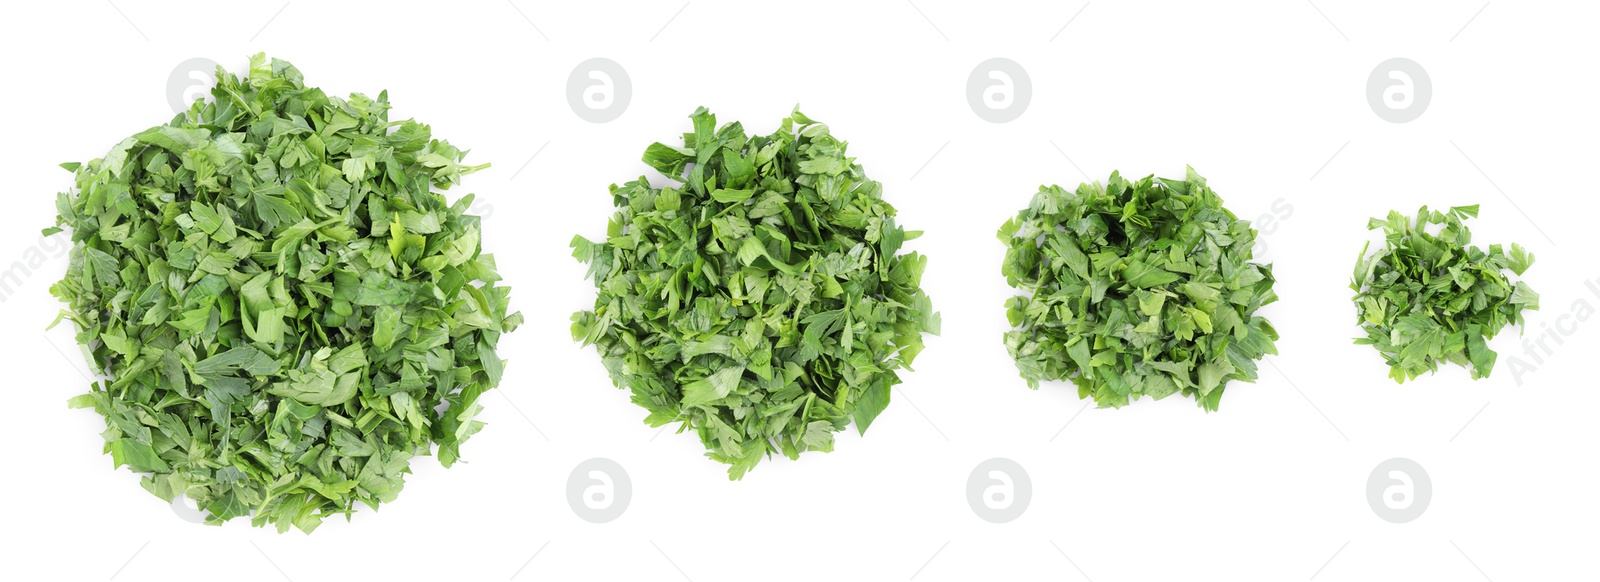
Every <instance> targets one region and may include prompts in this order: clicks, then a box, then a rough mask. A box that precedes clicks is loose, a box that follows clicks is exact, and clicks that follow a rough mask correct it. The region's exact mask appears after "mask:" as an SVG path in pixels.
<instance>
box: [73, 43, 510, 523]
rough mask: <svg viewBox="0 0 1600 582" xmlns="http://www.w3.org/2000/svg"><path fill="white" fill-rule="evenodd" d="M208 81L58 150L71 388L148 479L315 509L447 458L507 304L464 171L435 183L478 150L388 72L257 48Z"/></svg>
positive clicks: (164, 489)
mask: <svg viewBox="0 0 1600 582" xmlns="http://www.w3.org/2000/svg"><path fill="white" fill-rule="evenodd" d="M211 94H212V96H213V97H214V98H215V99H214V102H212V103H205V102H203V101H198V100H197V101H196V102H195V103H194V104H193V105H191V106H190V108H189V109H188V110H187V111H185V112H183V113H182V114H180V115H178V116H177V117H176V118H174V119H173V120H172V121H171V122H170V123H168V124H167V125H162V126H158V127H153V128H150V129H148V130H145V131H142V132H139V133H137V134H135V135H133V136H132V137H129V138H128V139H125V140H123V141H122V142H121V143H119V144H117V145H116V147H113V148H112V149H111V152H110V153H108V154H106V156H105V157H104V158H101V159H96V160H92V161H89V162H88V163H84V164H77V163H70V164H63V167H65V168H67V169H68V170H70V171H74V172H75V173H76V189H75V191H72V192H66V193H62V194H60V195H58V196H57V199H56V207H57V210H58V212H59V216H58V217H57V219H56V220H57V224H58V225H61V226H66V227H70V228H71V229H72V239H73V248H72V254H71V262H70V266H69V267H68V269H67V274H66V277H65V278H63V279H62V280H61V281H59V282H57V283H56V284H55V285H53V286H52V287H51V288H50V291H51V293H52V294H54V295H55V296H56V297H59V298H60V299H61V300H62V301H65V302H67V303H68V304H69V305H70V310H67V311H63V312H62V317H64V318H67V319H70V320H72V322H73V323H74V324H76V327H77V329H78V334H77V339H78V342H79V343H81V344H83V346H84V347H85V348H87V350H88V352H89V354H90V358H89V363H90V366H91V367H92V368H93V369H94V370H96V371H98V372H99V373H101V374H103V375H104V376H105V380H104V381H103V382H98V383H95V384H94V385H93V386H92V387H91V390H90V392H89V393H88V394H84V395H82V396H78V397H76V398H73V399H72V400H71V402H70V404H71V406H73V407H81V408H93V409H94V410H95V411H96V412H98V413H100V414H101V415H103V416H105V418H106V431H105V433H104V436H105V439H106V447H105V450H106V452H109V453H110V454H111V456H112V460H113V462H114V463H115V466H118V467H120V466H124V465H126V466H127V467H128V468H129V469H131V470H133V471H135V472H139V473H146V475H145V476H144V477H143V479H142V480H141V483H142V484H143V486H144V488H145V489H147V490H149V491H150V492H151V493H153V494H155V495H156V496H158V497H161V498H162V499H165V500H168V501H172V500H173V499H174V498H175V497H176V496H177V495H179V494H182V495H185V496H187V497H188V498H189V499H191V500H194V501H195V502H196V504H198V506H199V507H200V508H201V509H202V510H204V511H205V512H206V513H207V517H206V521H207V523H211V524H220V523H222V522H225V521H228V520H230V519H233V518H235V517H240V516H245V515H250V516H251V522H252V523H253V524H255V525H257V526H261V525H265V524H267V523H272V524H274V525H275V526H276V527H277V529H278V531H280V532H282V531H287V529H288V528H289V527H291V526H293V527H296V528H299V529H301V530H302V531H305V532H308V533H309V532H310V531H312V530H313V529H315V528H316V527H317V526H318V525H319V524H320V523H321V521H322V519H323V518H324V517H327V516H330V515H339V514H343V515H345V516H346V517H347V518H348V516H349V514H350V513H351V512H352V511H353V510H354V509H355V506H356V504H357V503H360V504H364V505H368V506H371V507H373V508H376V507H377V506H378V504H380V503H383V502H388V501H393V500H394V499H395V496H396V495H398V494H399V493H400V489H401V487H402V486H403V485H404V484H405V482H404V478H405V474H406V473H409V472H410V464H411V459H412V457H414V456H418V455H428V454H430V453H431V452H432V447H433V446H434V445H437V446H438V455H439V461H440V462H441V463H442V464H443V465H445V466H446V467H448V466H450V465H451V464H453V463H454V462H455V461H456V460H457V459H458V458H459V456H460V446H461V443H462V442H463V441H465V440H467V438H468V437H470V436H472V434H474V433H476V432H478V430H479V429H480V428H482V426H483V423H482V422H479V421H476V420H473V416H474V415H475V414H476V413H477V412H478V411H479V410H480V405H479V403H478V398H479V396H480V395H482V394H483V392H484V391H485V390H488V389H490V388H493V387H494V386H495V385H496V384H498V383H499V382H500V378H501V374H502V371H503V369H504V363H503V362H502V361H501V360H500V359H499V358H498V357H497V356H496V355H495V353H494V349H495V344H496V343H497V342H498V341H499V338H500V334H502V333H505V332H508V331H511V330H512V329H515V328H516V327H517V325H518V324H519V323H521V321H522V315H521V314H520V313H513V314H510V315H507V304H508V302H509V300H508V293H509V291H510V289H509V288H508V287H504V286H499V285H496V284H495V283H496V282H497V281H499V280H500V276H499V275H498V274H497V273H496V272H495V262H494V258H493V256H491V255H488V254H480V252H479V251H480V247H479V244H478V243H479V235H480V232H481V229H482V224H481V223H480V221H479V219H478V217H476V216H471V215H468V214H466V209H467V207H468V206H469V205H470V204H471V203H472V198H473V197H472V195H470V194H468V195H466V196H463V197H461V198H460V199H459V200H457V201H456V202H455V204H448V203H447V202H446V200H445V198H444V196H443V195H442V194H440V193H438V192H435V191H433V189H432V188H438V189H446V188H448V187H450V186H451V185H452V184H455V183H457V182H458V181H459V180H460V178H461V176H462V175H465V174H468V173H471V172H473V171H476V170H478V169H481V168H484V167H487V164H486V165H484V166H475V167H468V166H462V165H460V163H459V162H460V161H461V159H462V158H463V156H464V154H465V152H463V151H461V150H458V149H456V148H455V147H454V146H451V145H450V144H449V143H447V142H445V141H442V140H436V139H433V138H432V135H431V133H430V129H429V128H428V126H426V125H422V124H420V123H417V122H415V121H410V120H407V121H398V122H391V121H389V118H388V111H389V102H388V94H387V92H385V93H380V94H379V95H378V98H377V99H372V98H370V97H367V96H364V95H360V94H355V95H351V96H350V97H349V98H348V99H340V98H338V97H332V96H329V95H326V94H324V93H323V92H322V90H320V89H317V88H315V87H307V86H306V85H305V83H304V81H303V79H302V76H301V74H300V71H299V70H297V69H295V67H294V66H293V65H291V64H289V63H288V62H286V61H281V60H277V59H274V60H272V61H270V62H269V61H267V60H266V57H265V56H264V55H260V54H257V55H255V56H254V57H251V59H250V71H249V74H248V76H246V77H244V78H240V77H237V76H235V75H232V74H228V73H226V72H224V71H222V70H221V69H220V68H219V69H218V72H217V84H216V87H215V88H214V89H213V90H212V91H211ZM48 230H53V229H47V231H48ZM60 319H61V318H58V319H57V322H59V321H60Z"/></svg>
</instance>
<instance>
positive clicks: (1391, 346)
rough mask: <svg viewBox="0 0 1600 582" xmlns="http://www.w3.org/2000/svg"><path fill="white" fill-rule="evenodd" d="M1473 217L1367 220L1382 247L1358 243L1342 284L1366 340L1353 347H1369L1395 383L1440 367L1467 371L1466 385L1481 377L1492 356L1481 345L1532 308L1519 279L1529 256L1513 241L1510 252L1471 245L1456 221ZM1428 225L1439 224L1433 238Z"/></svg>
mask: <svg viewBox="0 0 1600 582" xmlns="http://www.w3.org/2000/svg"><path fill="white" fill-rule="evenodd" d="M1477 216H1478V205H1476V204H1474V205H1472V206H1456V207H1452V208H1451V209H1450V211H1449V212H1440V211H1438V210H1428V207H1426V206H1424V207H1422V208H1421V209H1420V210H1418V211H1417V216H1416V218H1415V219H1412V218H1411V217H1408V216H1405V215H1402V214H1400V213H1399V212H1396V211H1392V210H1391V211H1389V216H1388V218H1386V219H1381V220H1380V219H1377V218H1373V219H1371V220H1369V221H1367V228H1368V229H1370V230H1376V229H1379V228H1381V229H1383V233H1384V246H1383V248H1381V249H1378V250H1376V251H1374V252H1373V253H1372V254H1370V255H1369V254H1367V248H1368V247H1369V246H1370V245H1371V243H1370V242H1369V243H1368V244H1367V245H1363V246H1362V247H1361V256H1360V258H1358V259H1357V260H1356V267H1355V273H1354V274H1353V275H1352V276H1351V279H1350V289H1351V290H1353V291H1355V297H1354V298H1353V300H1354V301H1355V304H1356V312H1357V313H1356V317H1357V321H1358V322H1359V324H1360V326H1361V329H1362V331H1364V332H1366V334H1367V336H1366V337H1360V338H1356V340H1355V343H1357V344H1365V345H1371V346H1373V347H1374V348H1377V350H1378V353H1380V354H1383V359H1384V361H1385V362H1388V364H1389V377H1390V378H1393V379H1394V381H1395V382H1397V383H1403V382H1405V381H1406V380H1414V379H1416V378H1417V376H1420V375H1422V373H1423V372H1433V371H1436V370H1438V368H1439V362H1441V361H1449V362H1452V363H1454V364H1456V365H1458V366H1463V367H1468V366H1470V367H1471V370H1472V378H1473V379H1478V378H1486V377H1488V376H1489V373H1490V372H1492V371H1493V370H1494V362H1495V359H1496V358H1497V354H1495V352H1494V350H1491V349H1489V345H1488V341H1487V340H1490V339H1493V338H1494V336H1495V334H1497V333H1499V332H1500V330H1501V329H1503V328H1505V326H1507V325H1510V324H1513V323H1514V324H1516V325H1518V326H1521V325H1522V311H1523V310H1524V309H1532V310H1537V309H1539V294H1538V293H1535V292H1534V291H1533V288H1532V287H1529V286H1528V284H1527V283H1526V282H1524V281H1522V280H1521V276H1522V273H1523V272H1524V271H1527V270H1528V267H1529V266H1531V265H1533V254H1532V253H1529V252H1528V251H1527V249H1524V248H1522V245H1519V244H1516V243H1511V252H1510V253H1506V252H1505V251H1504V250H1503V249H1502V248H1501V247H1500V245H1489V250H1488V252H1484V251H1483V249H1480V248H1478V247H1476V246H1472V231H1470V230H1468V229H1467V227H1466V225H1465V224H1463V220H1465V219H1466V218H1469V217H1471V218H1476V217H1477ZM1431 225H1440V226H1439V229H1438V234H1430V233H1428V232H1427V229H1428V228H1429V227H1430V226H1431ZM1507 270H1509V271H1511V272H1512V273H1516V274H1517V277H1518V280H1517V281H1516V282H1512V281H1511V279H1510V277H1509V276H1508V275H1507V274H1506V271H1507Z"/></svg>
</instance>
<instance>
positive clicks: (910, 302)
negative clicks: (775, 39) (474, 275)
mask: <svg viewBox="0 0 1600 582" xmlns="http://www.w3.org/2000/svg"><path fill="white" fill-rule="evenodd" d="M690 119H692V120H693V124H694V131H693V132H692V133H686V134H684V136H683V145H682V146H681V147H679V146H671V145H667V144H663V143H659V142H658V143H655V144H652V145H651V146H650V147H649V148H647V149H646V150H645V153H644V161H645V163H647V164H649V165H650V166H651V167H652V168H655V169H656V170H657V171H659V172H661V173H662V174H665V175H666V176H667V177H668V178H670V179H672V180H674V181H675V182H676V184H674V185H669V186H665V187H661V188H656V187H653V186H651V185H650V183H649V182H648V181H647V180H646V179H645V177H643V176H641V177H640V178H639V179H638V180H635V181H632V182H628V183H626V184H623V185H622V186H617V185H615V184H613V185H612V186H611V195H612V198H613V200H614V201H615V203H616V206H617V213H616V215H615V216H613V217H612V218H611V221H610V223H609V225H608V226H607V229H606V238H605V239H603V240H602V241H600V242H591V241H589V240H588V239H585V238H583V237H582V236H578V237H574V238H573V239H572V248H573V256H574V257H575V258H577V259H578V260H579V261H582V262H585V263H588V264H589V277H590V278H592V279H593V280H594V283H595V287H596V289H597V290H598V297H596V299H595V304H594V310H593V311H580V312H578V313H575V314H573V316H572V321H573V323H572V337H573V339H574V340H575V341H580V342H583V343H584V344H593V345H595V346H596V347H597V348H598V349H599V352H600V356H601V360H602V362H604V364H605V367H606V370H608V371H609V372H610V373H611V378H612V380H613V381H614V382H615V383H616V385H617V386H618V387H621V388H626V389H628V390H629V391H631V392H632V393H633V401H634V403H636V404H638V405H639V406H642V407H644V408H645V409H646V410H648V411H649V415H648V416H646V417H645V422H646V423H647V424H649V425H650V426H663V425H666V424H668V423H672V422H680V423H682V424H681V425H680V432H681V431H683V430H693V431H694V432H695V433H697V434H699V436H700V440H701V441H702V442H703V443H704V444H705V446H706V448H707V453H706V456H708V457H710V458H712V459H714V460H717V461H719V462H723V463H727V464H728V465H730V467H729V468H728V476H729V478H730V479H739V478H741V477H743V476H744V474H745V472H747V471H749V470H750V469H751V468H753V467H755V466H756V464H757V463H759V462H760V461H761V459H762V458H763V457H766V456H770V455H771V454H772V453H781V454H783V455H784V456H786V457H789V458H790V459H795V458H798V456H799V454H800V453H801V452H803V451H808V450H820V451H831V450H833V433H835V432H837V431H840V430H843V429H844V428H845V427H846V426H847V425H849V424H850V422H851V421H852V420H854V421H855V425H856V428H857V430H859V431H861V432H862V433H865V432H866V430H867V427H868V426H870V425H871V424H872V421H873V419H875V418H877V416H878V414H880V413H882V412H883V410H884V408H885V407H887V406H888V405H889V392H890V390H891V389H892V388H893V387H894V386H895V385H896V384H899V383H900V376H899V374H898V373H897V370H899V369H901V368H906V369H909V368H910V366H911V362H912V360H913V359H914V358H915V357H916V355H917V354H918V353H919V352H921V351H922V348H923V343H922V334H923V333H934V334H937V333H938V330H939V315H938V314H937V313H935V312H934V311H933V307H932V303H931V302H930V301H929V299H928V295H927V294H926V293H924V292H923V291H922V288H921V280H922V271H923V269H924V268H925V267H926V265H927V258H926V257H924V256H922V255H919V254H917V253H915V252H912V253H907V254H900V252H899V251H900V247H901V245H902V244H903V243H904V242H906V241H909V240H912V239H914V238H916V237H917V236H918V235H920V234H921V232H919V231H905V230H902V229H901V228H900V226H899V225H897V224H895V220H894V215H895V210H894V207H892V206H890V205H889V203H888V202H885V201H884V200H883V198H882V193H883V189H882V185H880V184H879V183H878V182H875V181H872V180H870V179H868V178H867V176H866V173H865V172H864V171H863V170H862V169H861V166H860V165H859V164H857V163H856V162H855V158H851V157H847V156H846V155H845V142H842V141H839V140H838V139H835V138H834V137H833V136H832V135H830V134H829V133H828V126H826V125H823V124H821V123H818V122H816V121H813V120H812V119H810V118H808V117H806V116H805V115H804V114H802V113H800V111H799V109H798V108H796V109H795V111H794V113H793V114H792V115H791V116H790V117H789V118H788V119H784V120H783V124H782V126H781V127H780V128H779V129H778V131H777V132H776V133H774V134H772V135H768V136H753V137H752V136H746V135H745V132H744V127H743V126H741V125H740V124H739V123H737V122H735V123H728V124H725V125H722V126H721V127H718V126H717V122H716V117H715V116H714V115H712V114H711V113H710V112H708V111H706V109H705V108H703V107H702V108H700V109H697V110H696V111H695V112H694V114H693V115H691V116H690Z"/></svg>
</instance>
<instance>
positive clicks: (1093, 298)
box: [998, 168, 1278, 411]
mask: <svg viewBox="0 0 1600 582" xmlns="http://www.w3.org/2000/svg"><path fill="white" fill-rule="evenodd" d="M998 236H999V238H1000V241H1001V242H1003V243H1005V244H1006V246H1007V250H1006V258H1005V263H1004V264H1003V265H1002V266H1001V269H1000V271H1001V273H1002V274H1004V275H1005V276H1006V282H1007V283H1008V284H1010V285H1011V286H1012V287H1013V288H1015V289H1017V290H1019V291H1021V292H1022V294H1021V295H1018V296H1016V297H1012V298H1010V299H1008V300H1006V317H1007V319H1009V320H1010V322H1011V325H1012V327H1014V328H1016V329H1014V330H1012V331H1009V332H1006V335H1005V344H1006V350H1007V351H1009V352H1010V353H1011V357H1012V358H1014V359H1016V362H1017V369H1018V370H1019V371H1020V372H1021V373H1022V377H1023V378H1024V379H1026V380H1027V381H1028V386H1029V387H1030V388H1038V387H1039V383H1040V382H1043V381H1051V380H1071V381H1072V383H1073V384H1076V385H1077V386H1078V397H1079V398H1091V397H1092V398H1094V401H1095V404H1096V405H1098V406H1099V407H1101V408H1105V407H1113V408H1115V407H1121V406H1123V405H1125V404H1127V403H1128V402H1129V401H1131V400H1137V399H1138V398H1139V397H1140V396H1149V397H1151V398H1155V399H1157V400H1159V399H1162V398H1165V397H1167V396H1171V395H1173V394H1177V393H1180V392H1181V393H1182V394H1183V395H1184V396H1188V397H1192V398H1194V399H1195V400H1196V401H1198V402H1199V404H1200V406H1201V407H1202V408H1204V409H1206V410H1208V411H1213V410H1216V409H1217V404H1218V403H1219V402H1221V400H1222V391H1223V389H1224V388H1226V387H1227V385H1228V382H1230V381H1233V380H1242V381H1246V382H1250V381H1254V380H1255V379H1256V360H1259V359H1261V357H1262V356H1263V355H1264V354H1276V353H1278V352H1277V348H1276V347H1275V346H1274V345H1273V341H1274V340H1276V339H1278V332H1277V331H1276V330H1274V329H1273V328H1272V325H1271V324H1270V323H1268V322H1267V320H1266V318H1263V317H1259V316H1257V315H1255V313H1256V310H1257V309H1260V308H1261V306H1263V305H1266V304H1268V303H1272V302H1273V301H1276V300H1277V299H1278V296H1277V295H1275V294H1273V292H1272V284H1273V278H1272V267H1271V266H1270V265H1261V264H1257V263H1252V262H1250V259H1251V247H1252V246H1253V245H1254V244H1255V238H1256V232H1255V230H1253V229H1251V228H1250V223H1249V222H1248V221H1244V220H1239V219H1237V218H1236V217H1234V215H1233V213H1232V212H1229V211H1228V209H1226V208H1223V207H1222V199H1221V198H1220V197H1218V196H1217V194H1216V193H1215V192H1213V191H1212V190H1211V188H1210V187H1209V186H1207V185H1206V180H1205V178H1202V177H1200V175H1199V174H1196V173H1195V171H1194V169H1193V168H1189V169H1188V173H1187V175H1186V177H1185V178H1184V179H1183V180H1168V179H1165V178H1154V177H1151V176H1147V177H1145V178H1143V179H1141V180H1138V181H1136V182H1129V181H1127V180H1125V179H1123V177H1122V176H1121V175H1120V174H1118V173H1116V172H1113V173H1112V174H1111V178H1110V180H1109V181H1107V183H1106V185H1105V186H1101V185H1100V183H1099V182H1095V183H1093V184H1080V185H1079V186H1078V189H1077V190H1076V191H1067V190H1063V189H1062V188H1061V187H1059V186H1049V187H1040V188H1039V192H1038V193H1037V194H1035V195H1034V197H1033V201H1032V202H1030V203H1029V204H1028V208H1027V209H1026V210H1023V211H1022V212H1021V213H1020V214H1018V215H1017V216H1016V217H1015V218H1012V219H1011V220H1008V221H1006V223H1005V225H1003V226H1001V227H1000V232H999V234H998Z"/></svg>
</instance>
